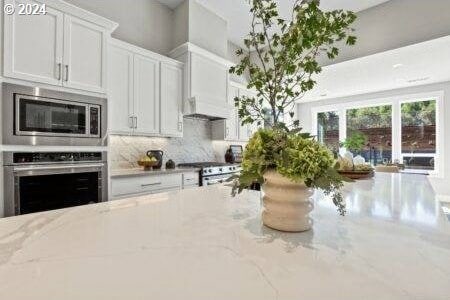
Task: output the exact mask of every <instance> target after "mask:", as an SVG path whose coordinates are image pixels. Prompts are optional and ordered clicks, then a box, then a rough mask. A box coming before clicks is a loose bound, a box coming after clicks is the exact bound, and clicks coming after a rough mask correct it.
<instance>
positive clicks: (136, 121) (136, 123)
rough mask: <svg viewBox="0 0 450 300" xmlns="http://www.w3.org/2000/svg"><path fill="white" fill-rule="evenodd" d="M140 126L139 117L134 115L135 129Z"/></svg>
mask: <svg viewBox="0 0 450 300" xmlns="http://www.w3.org/2000/svg"><path fill="white" fill-rule="evenodd" d="M137 128H138V118H137V117H136V116H135V117H134V129H137Z"/></svg>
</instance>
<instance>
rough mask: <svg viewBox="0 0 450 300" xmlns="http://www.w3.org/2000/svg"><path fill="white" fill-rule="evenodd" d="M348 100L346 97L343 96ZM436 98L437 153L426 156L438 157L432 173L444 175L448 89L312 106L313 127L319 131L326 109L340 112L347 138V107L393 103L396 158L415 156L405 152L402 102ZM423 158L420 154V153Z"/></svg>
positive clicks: (342, 136) (341, 129)
mask: <svg viewBox="0 0 450 300" xmlns="http://www.w3.org/2000/svg"><path fill="white" fill-rule="evenodd" d="M343 99H345V98H343ZM427 100H435V101H436V153H435V154H434V153H430V154H424V156H434V157H435V170H434V171H432V172H430V175H433V177H436V178H444V176H445V174H444V173H445V172H444V170H445V169H444V166H445V152H444V143H445V141H444V137H445V128H444V126H443V124H444V123H443V121H444V112H445V107H444V91H443V90H435V91H430V92H423V93H415V94H406V95H396V96H391V97H384V98H370V99H368V100H362V101H350V102H344V103H337V104H332V105H322V106H316V107H312V108H311V114H312V117H311V121H312V124H311V129H312V134H313V135H315V134H317V114H318V113H322V112H329V111H334V112H338V115H339V140H340V141H343V140H345V135H346V132H347V125H346V123H347V122H346V113H345V112H346V110H348V109H357V108H365V107H374V106H383V105H391V106H392V159H393V160H394V159H399V160H400V159H401V158H402V157H403V156H412V155H410V154H407V153H401V104H402V103H411V102H417V101H427ZM344 101H345V100H344ZM416 155H417V156H418V157H419V155H420V154H419V153H418V154H416Z"/></svg>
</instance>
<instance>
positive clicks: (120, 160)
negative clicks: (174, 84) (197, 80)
mask: <svg viewBox="0 0 450 300" xmlns="http://www.w3.org/2000/svg"><path fill="white" fill-rule="evenodd" d="M230 144H242V145H244V144H243V143H237V142H231V143H230V142H224V141H212V139H211V123H210V122H209V121H207V120H200V119H187V118H185V119H184V136H183V137H182V138H157V137H155V138H154V137H139V136H123V135H122V136H116V135H114V136H110V140H109V145H110V151H109V157H110V164H111V169H123V168H135V167H137V163H136V161H137V160H138V159H139V158H140V157H141V156H143V155H145V153H146V152H147V151H148V150H162V151H163V152H164V161H163V163H165V162H166V161H167V160H168V159H172V160H173V161H175V163H176V164H179V163H185V162H198V161H219V162H222V161H224V155H225V151H226V149H227V148H228V147H229V145H230Z"/></svg>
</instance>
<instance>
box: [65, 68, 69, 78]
mask: <svg viewBox="0 0 450 300" xmlns="http://www.w3.org/2000/svg"><path fill="white" fill-rule="evenodd" d="M65 68H66V79H65V81H66V82H67V81H69V65H65Z"/></svg>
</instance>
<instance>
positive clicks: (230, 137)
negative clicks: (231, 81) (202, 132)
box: [212, 86, 239, 141]
mask: <svg viewBox="0 0 450 300" xmlns="http://www.w3.org/2000/svg"><path fill="white" fill-rule="evenodd" d="M238 96H239V88H237V87H234V86H230V89H229V93H228V104H229V105H230V106H234V98H235V97H238ZM238 127H239V116H238V110H237V108H233V109H231V112H230V117H229V118H228V119H225V120H219V121H213V122H212V136H213V139H214V140H225V141H238V140H239V130H238Z"/></svg>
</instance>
